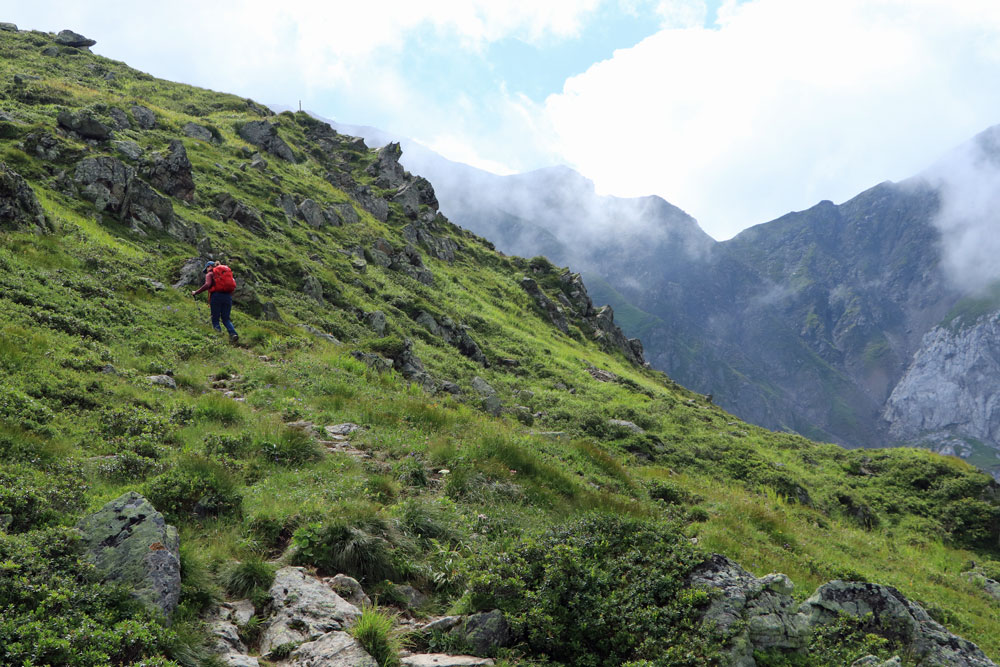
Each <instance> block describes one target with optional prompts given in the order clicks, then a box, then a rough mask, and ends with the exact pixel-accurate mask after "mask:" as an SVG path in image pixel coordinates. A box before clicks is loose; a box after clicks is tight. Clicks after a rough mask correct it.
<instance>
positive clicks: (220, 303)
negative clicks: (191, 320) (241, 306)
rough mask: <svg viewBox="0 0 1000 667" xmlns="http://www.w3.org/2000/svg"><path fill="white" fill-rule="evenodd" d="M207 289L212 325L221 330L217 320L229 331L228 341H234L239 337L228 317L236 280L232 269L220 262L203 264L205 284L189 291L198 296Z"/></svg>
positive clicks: (231, 307) (231, 306) (230, 311)
mask: <svg viewBox="0 0 1000 667" xmlns="http://www.w3.org/2000/svg"><path fill="white" fill-rule="evenodd" d="M205 291H207V292H208V293H209V295H208V304H209V306H211V308H212V327H214V328H215V330H216V331H222V327H220V326H219V321H220V320H221V321H222V325H223V326H225V327H226V331H228V332H229V340H230V342H233V343H235V342H236V341H238V340H239V339H240V336H239V334H237V333H236V327H234V326H233V323H232V321H231V320H230V319H229V315H230V313H232V310H233V292H234V291H236V280H235V279H234V278H233V271H232V269H230V268H229V267H228V266H226V265H225V264H222V263H221V262H208V263H207V264H205V284H204V285H202V286H201V287H199V288H198V289H196V290H195V291H193V292H191V296H198V295H199V294H201V293H202V292H205Z"/></svg>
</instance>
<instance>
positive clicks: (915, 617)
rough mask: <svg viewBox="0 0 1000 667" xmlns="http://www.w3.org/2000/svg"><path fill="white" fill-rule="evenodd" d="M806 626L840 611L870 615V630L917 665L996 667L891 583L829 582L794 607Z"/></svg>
mask: <svg viewBox="0 0 1000 667" xmlns="http://www.w3.org/2000/svg"><path fill="white" fill-rule="evenodd" d="M799 613H800V614H802V615H804V616H805V617H806V619H807V622H808V623H809V624H810V625H813V626H816V625H824V624H827V623H830V622H832V621H834V620H836V619H837V617H838V616H840V615H841V614H847V615H849V616H853V617H855V618H860V617H862V616H865V615H866V614H871V615H872V616H871V620H870V621H868V623H867V627H868V628H869V631H871V632H875V633H877V634H879V635H881V636H883V637H888V638H890V639H895V640H897V641H899V642H901V643H902V644H904V645H905V646H906V647H907V650H908V652H909V653H910V654H911V655H912V656H913V657H914V658H916V660H917V662H918V663H919V664H921V665H942V666H943V665H948V666H949V667H995V663H994V662H993V661H992V660H990V659H989V658H987V657H986V654H984V653H983V652H982V651H981V650H980V649H979V647H977V646H976V645H975V644H973V643H972V642H970V641H966V640H965V639H962V638H961V637H957V636H956V635H953V634H952V633H950V632H948V630H947V629H946V628H945V627H944V626H942V625H941V624H940V623H938V622H937V621H935V620H934V619H932V618H931V617H930V615H929V614H928V613H927V612H926V611H925V610H924V609H923V607H921V606H920V605H918V604H916V603H915V602H911V601H910V600H907V599H906V598H905V597H904V596H903V594H902V593H900V592H899V591H898V590H896V589H895V588H893V587H891V586H882V585H880V584H871V583H867V582H857V581H831V582H830V583H827V584H824V585H822V586H820V587H819V588H818V589H816V592H815V593H814V594H813V595H812V597H810V598H809V599H808V600H806V601H805V602H803V603H802V605H801V606H800V607H799Z"/></svg>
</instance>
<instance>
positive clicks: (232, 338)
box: [229, 334, 240, 345]
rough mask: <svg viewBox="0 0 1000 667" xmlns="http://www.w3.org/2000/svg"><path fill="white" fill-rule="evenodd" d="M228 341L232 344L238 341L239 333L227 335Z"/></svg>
mask: <svg viewBox="0 0 1000 667" xmlns="http://www.w3.org/2000/svg"><path fill="white" fill-rule="evenodd" d="M229 342H230V343H232V344H233V345H235V344H236V343H238V342H240V335H239V334H230V335H229Z"/></svg>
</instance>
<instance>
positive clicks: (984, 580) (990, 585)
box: [962, 570, 1000, 601]
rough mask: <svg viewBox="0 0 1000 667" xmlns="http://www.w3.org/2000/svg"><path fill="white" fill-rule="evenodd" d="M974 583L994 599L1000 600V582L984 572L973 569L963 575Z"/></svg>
mask: <svg viewBox="0 0 1000 667" xmlns="http://www.w3.org/2000/svg"><path fill="white" fill-rule="evenodd" d="M962 576H963V577H965V578H966V579H968V580H969V581H971V582H972V583H974V584H976V585H977V586H979V587H980V588H982V589H983V591H984V592H985V593H986V594H987V595H989V596H990V597H991V598H993V599H994V600H998V601H1000V582H997V581H994V580H993V579H990V578H989V577H987V576H986V575H985V574H983V573H982V572H978V571H975V570H973V571H972V572H966V573H965V574H963V575H962Z"/></svg>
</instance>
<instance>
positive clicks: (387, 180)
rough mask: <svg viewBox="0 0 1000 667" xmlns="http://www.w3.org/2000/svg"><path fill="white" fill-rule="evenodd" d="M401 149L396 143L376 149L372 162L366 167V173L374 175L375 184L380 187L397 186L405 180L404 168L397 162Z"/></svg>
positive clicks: (401, 152) (401, 153)
mask: <svg viewBox="0 0 1000 667" xmlns="http://www.w3.org/2000/svg"><path fill="white" fill-rule="evenodd" d="M402 155H403V149H401V148H400V147H399V144H398V143H395V142H393V143H390V144H386V145H385V146H383V147H382V148H380V149H379V150H378V157H377V159H376V161H375V163H374V164H372V165H371V166H370V167H368V173H369V174H370V175H372V176H375V185H377V186H378V187H380V188H398V187H399V186H401V185H403V183H404V182H405V181H406V176H407V174H406V170H405V169H403V166H402V165H401V164H399V158H400V157H401V156H402Z"/></svg>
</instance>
